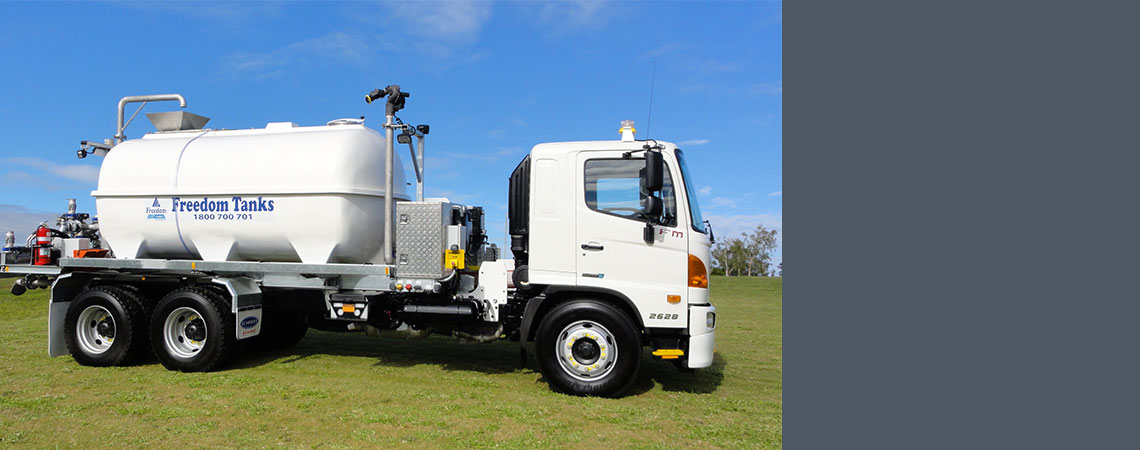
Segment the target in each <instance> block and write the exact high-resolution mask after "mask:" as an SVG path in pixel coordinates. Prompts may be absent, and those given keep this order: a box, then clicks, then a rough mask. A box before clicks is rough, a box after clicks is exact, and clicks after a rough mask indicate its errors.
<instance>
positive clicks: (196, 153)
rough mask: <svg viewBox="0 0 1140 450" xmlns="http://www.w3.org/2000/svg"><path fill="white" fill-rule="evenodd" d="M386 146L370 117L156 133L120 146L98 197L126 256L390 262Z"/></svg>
mask: <svg viewBox="0 0 1140 450" xmlns="http://www.w3.org/2000/svg"><path fill="white" fill-rule="evenodd" d="M384 147H385V140H384V136H383V135H381V134H380V133H378V132H376V131H375V130H373V129H371V128H367V127H365V126H364V125H361V124H344V125H331V126H317V127H298V126H296V125H294V124H292V123H271V124H269V125H268V126H267V127H266V128H264V129H252V130H221V131H217V130H210V131H202V130H197V131H179V132H166V133H152V134H148V135H146V136H144V137H143V138H141V139H135V140H130V141H126V142H123V143H121V144H119V145H117V146H115V147H114V148H113V149H111V151H110V152H109V153H108V154H107V156H106V160H105V161H103V166H102V168H101V170H100V172H99V187H98V189H97V190H95V191H93V192H92V193H91V195H92V196H94V197H95V207H96V209H97V210H98V214H99V222H100V224H101V225H100V227H101V228H100V233H101V234H102V237H103V241H104V242H106V243H107V244H108V245H109V246H110V248H111V250H112V251H113V252H114V253H115V256H116V257H118V258H164V259H202V260H207V261H278V262H304V263H314V264H321V263H377V264H382V263H383V262H384V255H383V254H382V253H383V252H382V250H381V247H382V246H383V240H384V220H385V219H386V218H387V217H389V215H388V214H385V211H384V196H385V195H386V194H387V193H386V192H384ZM397 155H398V153H397ZM395 164H396V167H395V168H394V169H395V170H394V176H393V178H394V191H395V196H394V198H395V199H401V200H407V199H409V198H408V196H407V194H406V193H405V191H404V186H405V184H404V169H403V166H402V164H401V163H400V159H399V158H398V157H397V158H395Z"/></svg>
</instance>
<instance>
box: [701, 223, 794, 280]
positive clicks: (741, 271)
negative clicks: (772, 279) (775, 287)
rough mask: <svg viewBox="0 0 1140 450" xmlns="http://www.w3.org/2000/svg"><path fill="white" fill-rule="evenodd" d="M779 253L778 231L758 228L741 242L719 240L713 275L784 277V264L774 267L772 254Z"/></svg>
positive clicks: (741, 234) (738, 240)
mask: <svg viewBox="0 0 1140 450" xmlns="http://www.w3.org/2000/svg"><path fill="white" fill-rule="evenodd" d="M775 249H776V230H768V229H765V228H764V226H763V225H757V226H756V229H755V230H753V231H752V232H750V233H740V237H738V238H729V239H727V240H718V241H717V242H716V244H714V245H713V248H712V258H713V273H714V274H717V275H728V276H730V277H731V276H748V277H753V276H759V277H764V276H783V275H784V273H783V272H784V270H783V267H782V266H783V264H782V263H781V264H780V265H779V266H776V267H773V266H772V250H775ZM777 270H778V271H777Z"/></svg>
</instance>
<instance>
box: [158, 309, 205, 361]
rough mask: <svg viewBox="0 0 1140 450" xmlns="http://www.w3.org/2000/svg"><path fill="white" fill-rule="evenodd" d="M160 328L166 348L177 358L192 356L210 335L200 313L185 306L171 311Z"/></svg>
mask: <svg viewBox="0 0 1140 450" xmlns="http://www.w3.org/2000/svg"><path fill="white" fill-rule="evenodd" d="M162 328H163V332H162V334H163V343H164V344H166V345H165V347H166V350H167V351H169V353H170V354H171V355H173V356H176V357H178V358H193V357H194V356H195V355H197V354H198V352H200V351H201V350H202V348H203V347H204V346H205V345H206V341H207V340H208V339H209V337H210V330H209V327H207V326H206V321H205V320H204V319H203V318H202V314H200V313H199V312H198V311H197V310H195V309H194V308H189V307H185V306H183V307H179V308H175V309H174V311H171V312H170V314H168V315H167V316H166V321H165V323H164V324H163V327H162Z"/></svg>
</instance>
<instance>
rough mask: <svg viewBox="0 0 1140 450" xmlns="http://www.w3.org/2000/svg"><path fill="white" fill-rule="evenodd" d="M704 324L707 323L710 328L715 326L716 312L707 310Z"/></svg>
mask: <svg viewBox="0 0 1140 450" xmlns="http://www.w3.org/2000/svg"><path fill="white" fill-rule="evenodd" d="M705 325H707V326H708V327H709V329H710V330H711V329H714V328H716V313H714V312H712V311H709V312H708V314H707V315H706V316H705Z"/></svg>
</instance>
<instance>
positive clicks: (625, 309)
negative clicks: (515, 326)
mask: <svg viewBox="0 0 1140 450" xmlns="http://www.w3.org/2000/svg"><path fill="white" fill-rule="evenodd" d="M578 298H589V299H592V300H599V301H603V302H605V303H608V304H610V305H612V306H613V307H615V308H617V309H618V310H619V311H621V312H622V313H624V314H625V315H626V316H627V317H629V319H630V320H631V322H632V323H633V326H634V328H635V329H636V330H637V332H638V333H644V332H645V323H644V322H642V319H641V314H639V313H638V311H637V307H636V306H634V304H633V301H632V300H630V299H629V297H627V296H625V294H622V293H621V292H618V291H615V290H613V289H606V288H599V287H593V286H547V287H546V289H544V290H543V291H542V294H541V295H539V296H537V297H534V298H532V299H530V301H529V302H528V303H527V307H526V310H525V311H524V313H523V320H522V330H521V332H522V335H521V336H520V338H519V344H520V345H523V346H525V345H526V343H527V342H531V341H534V335H535V331H536V330H538V324H539V322H541V321H542V318H543V317H545V316H546V314H547V313H548V312H550V310H551V309H554V307H555V306H558V305H560V304H562V303H565V302H567V301H570V300H574V299H578Z"/></svg>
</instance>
